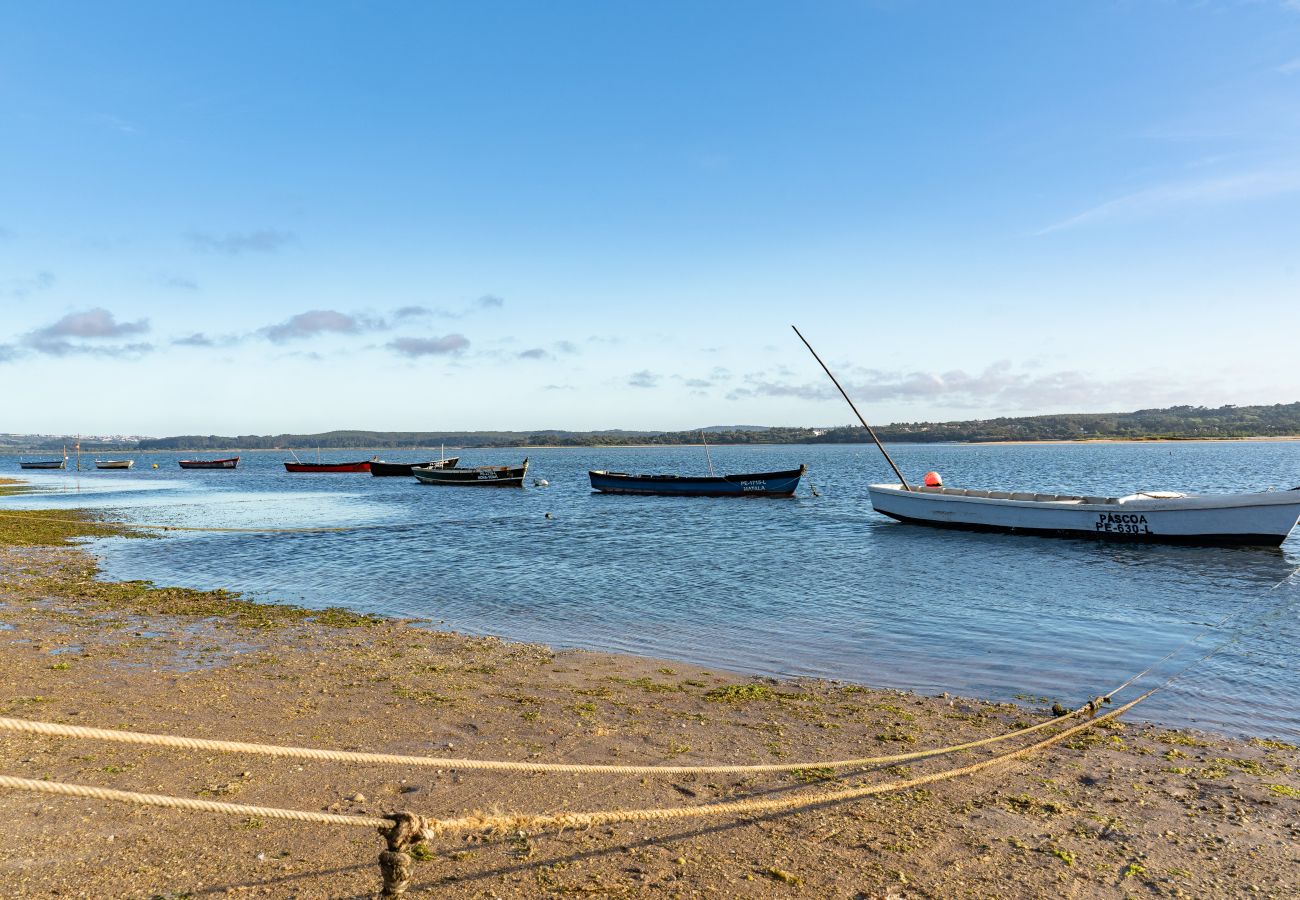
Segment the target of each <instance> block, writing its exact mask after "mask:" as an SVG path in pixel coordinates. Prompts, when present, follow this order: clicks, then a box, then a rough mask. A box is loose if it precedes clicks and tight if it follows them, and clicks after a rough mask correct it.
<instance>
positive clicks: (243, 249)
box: [186, 228, 298, 256]
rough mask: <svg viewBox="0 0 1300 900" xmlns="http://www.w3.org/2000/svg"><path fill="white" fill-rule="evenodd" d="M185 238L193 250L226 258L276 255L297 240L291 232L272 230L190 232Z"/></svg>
mask: <svg viewBox="0 0 1300 900" xmlns="http://www.w3.org/2000/svg"><path fill="white" fill-rule="evenodd" d="M186 237H187V238H189V240H190V243H191V244H193V245H194V247H195V249H198V250H203V251H206V252H210V253H224V254H226V255H227V256H239V255H240V254H243V253H277V252H279V251H280V250H282V249H283V248H284V247H286V246H287V245H289V244H292V243H293V242H294V241H296V240H297V239H298V236H297V235H296V234H294V233H293V232H292V231H279V230H277V229H274V228H262V229H258V230H256V231H229V232H226V233H225V234H212V233H211V232H207V231H191V232H190V233H189V234H187V235H186Z"/></svg>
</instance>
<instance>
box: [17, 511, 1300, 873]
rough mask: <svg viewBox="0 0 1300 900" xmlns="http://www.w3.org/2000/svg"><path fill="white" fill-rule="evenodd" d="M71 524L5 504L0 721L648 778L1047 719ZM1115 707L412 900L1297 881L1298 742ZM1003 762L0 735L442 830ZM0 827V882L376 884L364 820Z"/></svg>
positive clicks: (38, 808)
mask: <svg viewBox="0 0 1300 900" xmlns="http://www.w3.org/2000/svg"><path fill="white" fill-rule="evenodd" d="M58 515H60V516H65V515H68V514H67V513H64V512H60V513H59V514H58ZM95 530H96V528H95V527H94V526H91V525H86V524H82V525H68V526H63V525H58V524H55V523H49V522H44V523H42V522H38V521H35V520H34V519H31V520H29V519H27V518H24V517H23V516H22V515H15V514H12V513H11V511H7V510H6V511H5V513H4V516H3V517H2V518H0V623H3V624H0V715H4V716H10V717H15V718H27V719H38V720H43V721H55V722H67V723H75V724H79V725H86V726H98V727H108V728H126V729H131V730H137V731H151V732H163V733H169V734H179V735H189V736H196V737H212V738H221V739H226V740H244V741H252V742H263V743H274V744H294V745H299V746H311V747H327V748H338V749H353V750H371V751H388V752H396V753H408V754H420V755H437V756H463V757H467V758H478V759H527V760H535V761H552V762H601V763H647V764H656V763H673V764H691V763H696V764H705V763H717V762H740V763H751V762H752V763H764V762H783V761H803V760H807V761H810V762H812V763H815V761H817V760H824V759H829V758H836V757H851V756H862V755H880V754H887V753H892V752H900V751H907V750H916V749H921V748H926V747H937V746H944V745H949V744H953V743H956V742H959V741H963V740H967V739H974V738H981V737H987V736H990V735H993V734H998V733H1002V732H1005V731H1008V730H1011V729H1012V728H1014V727H1017V726H1022V725H1025V724H1028V723H1032V722H1037V721H1041V720H1042V719H1043V718H1044V717H1046V716H1049V715H1050V713H1048V712H1047V711H1046V710H1043V709H1041V708H1034V707H1033V706H1032V705H1026V706H1017V705H1010V704H996V703H986V702H982V701H979V700H972V699H963V698H951V697H925V696H919V695H915V694H910V693H900V692H895V691H883V690H873V689H870V688H865V687H861V686H857V685H849V684H843V683H836V682H824V681H812V680H797V681H790V680H781V681H778V680H772V679H755V678H747V677H744V676H740V675H734V674H730V673H726V672H719V671H716V670H706V669H702V668H700V667H697V666H690V665H685V664H681V663H676V662H669V661H662V660H653V659H646V658H641V657H634V656H621V655H614V654H601V653H588V652H579V651H564V652H555V651H552V650H550V649H548V648H546V647H542V646H538V645H530V644H517V643H510V642H506V641H502V640H497V639H493V638H477V637H469V636H464V635H458V634H450V633H445V632H439V631H436V630H433V629H432V628H430V627H429V626H428V625H427V624H426V623H421V622H415V621H397V620H380V619H375V618H373V617H367V616H359V615H355V614H351V613H347V612H346V611H342V610H339V611H329V612H324V613H311V612H309V611H303V610H298V609H294V608H291V607H274V606H265V605H257V604H251V603H245V602H243V601H241V600H239V599H238V598H237V597H233V596H232V595H229V594H225V593H222V592H197V591H189V590H184V589H159V588H153V587H151V586H148V585H143V584H138V583H136V584H111V583H104V582H100V581H97V580H96V579H95V571H96V567H95V562H94V560H93V559H92V558H91V557H90V556H88V555H87V554H86V553H85V551H83V550H81V549H78V548H76V547H72V546H67V545H66V543H65V541H66V539H67V538H69V537H75V536H76V535H78V534H83V533H87V532H93V531H95ZM338 599H339V602H340V605H342V606H346V604H347V599H348V598H347V597H339V598H338ZM1086 687H1087V686H1082V685H1081V686H1080V691H1081V692H1084V691H1086ZM1075 699H1076V700H1077V701H1078V702H1082V701H1083V700H1085V699H1087V697H1086V694H1085V693H1081V694H1080V696H1079V697H1078V698H1075ZM1140 715H1141V707H1138V708H1137V709H1136V710H1134V711H1133V712H1132V713H1130V714H1129V715H1128V716H1127V717H1126V719H1127V721H1120V722H1114V723H1107V724H1106V725H1105V726H1102V727H1098V728H1095V729H1091V730H1089V731H1086V732H1084V733H1082V734H1081V735H1078V736H1076V737H1074V738H1072V739H1070V740H1069V741H1067V742H1065V743H1062V744H1059V745H1057V746H1056V747H1053V748H1051V749H1049V750H1047V751H1045V752H1044V753H1042V754H1041V755H1036V756H1034V757H1031V758H1029V759H1028V760H1023V761H1019V762H1015V763H1012V764H1010V765H1009V766H1007V767H1005V768H998V769H995V770H992V771H987V772H984V773H981V774H978V775H975V776H973V777H969V778H959V779H954V780H950V781H944V782H940V783H936V784H933V785H930V786H927V787H924V788H917V789H913V790H908V791H904V792H900V793H893V794H886V795H881V796H876V797H871V798H867V799H865V800H859V801H854V802H847V803H839V804H834V805H823V806H818V807H812V808H808V809H804V810H800V811H797V812H794V813H784V814H779V815H764V816H746V817H740V818H734V817H732V818H701V819H696V820H689V821H686V822H677V823H658V824H652V825H641V824H638V825H613V826H609V827H603V828H593V829H588V830H578V831H563V832H554V831H538V832H535V833H533V832H529V833H521V832H513V833H507V834H472V835H468V836H461V837H449V838H445V839H441V840H439V841H436V842H433V843H431V844H429V845H427V847H426V848H425V849H424V850H422V851H421V852H420V854H419V855H420V856H421V857H424V858H423V859H422V860H421V861H419V862H417V864H416V869H415V877H414V881H413V885H412V888H411V892H410V893H411V895H412V896H434V895H436V896H439V897H443V896H446V897H538V896H561V895H570V894H581V895H588V896H597V897H622V896H633V895H638V896H639V895H641V894H651V895H656V896H665V897H678V896H680V897H687V896H706V897H707V896H712V897H769V896H771V897H798V896H816V897H845V898H852V897H882V898H884V897H899V898H902V897H993V896H997V897H1004V898H1005V897H1042V896H1070V897H1125V896H1134V897H1139V896H1183V897H1222V896H1264V897H1279V898H1281V897H1293V896H1296V895H1297V893H1298V892H1300V772H1298V771H1297V766H1300V751H1297V749H1296V748H1295V747H1293V746H1290V745H1287V744H1282V743H1278V742H1272V741H1258V740H1256V741H1239V740H1232V739H1227V738H1224V737H1220V736H1215V735H1208V734H1200V733H1194V732H1186V731H1183V732H1178V731H1169V730H1166V729H1161V728H1157V727H1153V726H1150V725H1146V724H1143V723H1142V722H1141V721H1140ZM1004 747H1005V745H1004V746H1003V747H994V748H990V749H988V750H983V749H982V750H978V751H968V752H964V753H959V754H955V755H952V756H947V757H940V758H936V759H931V760H924V761H918V762H913V763H909V764H907V765H902V766H891V767H887V768H876V769H869V770H856V771H848V772H830V771H824V770H821V769H818V768H817V767H816V766H815V765H810V766H809V767H808V768H806V769H803V770H802V771H800V772H797V773H790V774H779V775H757V776H756V775H684V776H647V777H638V776H631V777H627V776H621V777H615V776H609V775H589V774H585V775H503V774H494V773H487V772H473V771H464V770H456V769H450V768H449V769H445V770H430V769H402V768H398V767H394V766H377V765H357V764H342V763H325V762H304V761H298V760H285V759H273V758H268V757H261V756H250V755H237V754H220V753H212V752H195V751H179V752H178V751H174V750H162V749H157V748H144V747H133V746H128V745H122V744H113V743H108V742H95V741H80V740H78V741H72V740H62V739H51V738H42V737H34V736H29V735H23V734H16V733H12V732H3V731H0V772H3V773H5V774H10V775H17V776H20V777H27V778H45V779H49V780H54V781H67V782H73V783H81V784H92V785H97V786H105V787H116V788H122V789H127V790H137V791H143V792H151V793H163V794H170V795H173V796H179V797H205V798H212V799H219V800H228V801H230V802H238V803H249V804H257V805H264V806H281V807H287V808H294V809H304V810H328V811H337V812H344V813H366V814H371V815H382V814H385V813H389V812H392V811H397V810H411V811H415V812H419V813H421V814H425V815H456V814H465V813H469V812H472V811H483V810H504V811H512V812H542V811H559V810H595V809H615V808H640V807H660V806H678V805H687V804H704V803H709V802H711V801H719V800H724V799H737V798H741V797H748V796H774V795H775V796H785V795H788V794H790V793H791V792H799V791H813V790H825V789H827V788H833V787H837V786H839V787H846V786H851V785H856V784H862V783H872V782H877V781H888V780H897V779H899V778H906V777H911V776H915V775H921V774H925V773H927V772H933V771H940V770H943V769H947V768H951V767H954V766H958V765H965V764H967V763H970V762H974V761H976V760H979V759H984V758H987V757H988V756H990V755H991V754H992V753H995V752H998V750H1000V749H1004ZM0 822H3V823H4V824H3V826H0V827H2V828H3V833H4V835H5V838H6V839H5V840H4V841H0V896H4V897H31V896H56V895H57V896H74V897H75V896H85V897H108V896H112V897H119V896H121V897H142V898H148V897H182V896H192V897H200V896H211V895H214V894H216V895H219V894H226V893H229V894H234V895H241V896H242V895H247V896H266V897H364V896H370V895H371V894H372V893H373V892H374V891H375V890H377V888H378V885H379V870H378V867H377V865H376V859H377V856H378V853H379V851H380V850H381V849H382V842H381V841H380V839H379V837H378V835H377V834H375V833H373V832H371V831H369V830H367V829H356V828H339V827H330V826H320V825H301V824H291V823H284V822H277V821H274V820H265V821H263V820H259V819H256V818H251V819H250V818H239V817H230V816H220V815H214V814H207V813H193V812H181V811H174V810H163V809H154V808H147V807H140V806H129V805H124V804H120V803H111V802H106V801H92V800H80V799H71V798H60V797H52V796H47V795H40V794H30V793H22V792H16V791H2V792H0Z"/></svg>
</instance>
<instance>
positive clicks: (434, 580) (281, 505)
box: [0, 442, 1300, 739]
mask: <svg viewBox="0 0 1300 900" xmlns="http://www.w3.org/2000/svg"><path fill="white" fill-rule="evenodd" d="M524 452H525V451H464V452H460V454H459V455H461V457H462V460H463V462H462V464H463V465H473V464H476V463H487V462H492V463H507V462H518V460H519V459H520V458H521V457H522V456H523V455H524ZM712 452H713V462H714V465H715V467H717V468H718V469H719V470H720V471H731V472H737V471H768V470H772V469H782V468H792V467H794V466H797V465H798V464H799V463H807V464H808V465H809V473H808V476H807V478H806V480H805V482H804V484H803V485H802V486H801V487H800V490H799V495H798V497H797V498H796V499H794V500H789V501H774V500H767V501H765V500H714V499H672V498H642V497H622V496H605V495H593V494H592V493H591V492H590V488H589V485H588V483H587V479H586V471H587V469H588V468H609V469H615V470H622V471H633V472H642V471H645V472H666V471H680V472H702V471H705V469H706V464H705V460H704V455H703V453H702V451H700V450H699V449H698V448H689V447H688V448H652V449H594V448H581V449H565V450H530V451H527V453H528V455H529V456H530V457H531V460H532V468H531V469H530V472H529V482H530V483H531V482H532V480H533V478H545V479H548V480H549V481H550V486H549V487H546V488H534V487H530V488H528V489H526V490H522V491H519V490H503V489H495V490H494V489H475V488H437V487H423V486H420V485H418V484H415V483H414V482H413V480H408V479H405V478H372V477H370V476H369V475H289V474H287V473H285V472H284V469H283V466H282V465H281V460H282V454H278V453H246V454H244V458H243V461H242V462H241V463H240V468H239V469H238V470H236V471H234V472H220V471H217V472H204V471H189V472H183V471H181V470H180V469H178V468H177V466H176V463H175V460H176V459H178V458H180V457H179V455H175V454H149V455H141V456H140V457H138V459H139V461H138V462H137V464H136V469H135V470H134V471H132V472H129V473H118V472H83V473H81V474H80V476H77V475H76V474H74V473H67V474H43V473H36V472H28V473H23V475H24V476H30V480H32V481H33V482H35V483H37V484H39V485H42V486H46V487H49V488H50V489H52V490H56V489H57V492H54V493H49V494H42V495H40V496H35V497H24V498H6V499H5V500H3V501H0V503H3V504H4V505H9V506H13V505H18V504H23V505H67V506H76V505H94V506H107V507H111V508H113V509H114V510H117V511H120V515H121V516H122V517H123V518H126V519H130V520H133V521H139V522H153V523H161V522H166V523H171V524H176V525H187V526H216V527H261V526H272V527H295V526H315V525H355V524H366V525H383V526H385V527H382V528H369V529H365V530H360V531H355V532H347V533H341V534H295V535H274V536H268V535H246V534H204V533H198V534H188V533H169V534H168V535H167V536H166V537H164V538H163V539H161V540H151V541H131V540H118V539H114V540H108V541H100V542H97V544H96V549H97V551H98V552H100V553H101V554H102V555H103V557H104V577H105V578H110V579H127V578H148V579H153V580H155V581H157V582H159V583H166V584H179V585H186V586H192V587H228V588H233V589H236V590H243V591H246V592H249V593H251V594H253V595H255V596H257V597H259V598H264V599H268V600H281V601H289V602H294V603H301V604H305V605H309V606H327V605H346V606H350V607H353V608H355V609H360V610H368V611H377V612H381V613H388V614H394V615H402V616H419V617H425V618H429V619H432V620H434V621H435V622H439V623H443V624H444V625H445V627H448V628H454V629H458V630H463V631H470V632H486V633H492V634H499V635H502V636H505V637H509V638H516V639H522V640H534V641H544V642H547V643H550V644H554V645H557V646H576V647H587V648H593V649H602V650H619V651H628V652H635V653H643V654H650V655H656V656H663V657H669V658H681V659H689V660H692V661H696V662H700V663H704V664H706V665H717V666H720V667H727V668H732V669H739V670H744V671H752V672H764V673H775V674H799V675H818V676H825V677H831V678H843V679H852V680H858V681H863V682H866V683H869V684H873V685H881V686H891V687H900V688H913V689H916V690H920V691H923V692H931V693H932V692H938V691H949V692H953V693H960V694H968V695H976V696H981V697H988V698H996V699H1011V698H1013V697H1015V696H1016V695H1023V696H1031V697H1035V698H1038V697H1047V698H1052V699H1060V700H1062V701H1063V702H1065V703H1067V705H1069V704H1073V703H1077V702H1080V701H1081V700H1083V699H1086V697H1088V696H1091V695H1092V694H1095V693H1098V692H1102V691H1105V690H1109V689H1110V688H1111V687H1114V686H1115V685H1116V684H1118V683H1119V682H1120V681H1123V680H1124V679H1125V678H1126V677H1127V676H1128V675H1130V674H1132V673H1133V672H1135V671H1137V670H1138V669H1141V668H1143V667H1145V666H1146V665H1147V664H1148V663H1150V662H1152V661H1154V660H1155V659H1156V658H1158V657H1160V656H1162V655H1163V654H1164V653H1166V652H1168V651H1169V650H1172V649H1174V648H1175V647H1177V646H1179V645H1180V644H1182V643H1183V642H1185V641H1187V640H1188V639H1189V638H1191V637H1192V636H1193V635H1195V634H1197V633H1198V632H1200V631H1201V630H1202V629H1203V628H1204V627H1205V625H1206V624H1208V623H1212V622H1216V621H1218V620H1220V619H1222V618H1224V617H1225V616H1228V615H1230V614H1235V615H1236V618H1234V619H1233V620H1231V622H1230V623H1229V624H1228V625H1227V626H1225V627H1224V628H1223V629H1221V632H1220V633H1219V635H1217V636H1216V635H1209V636H1207V637H1205V638H1202V639H1201V641H1200V642H1199V643H1198V644H1197V645H1196V648H1193V649H1191V650H1187V651H1184V652H1183V653H1181V654H1180V655H1179V656H1177V657H1175V658H1174V659H1173V660H1171V661H1170V662H1168V663H1165V664H1164V665H1162V666H1161V668H1160V670H1159V671H1161V672H1164V673H1172V672H1173V671H1175V670H1177V669H1178V668H1181V665H1182V664H1184V663H1185V662H1191V661H1192V660H1193V659H1195V658H1196V657H1197V656H1199V655H1200V653H1201V652H1204V651H1198V649H1197V648H1202V647H1203V648H1204V649H1205V650H1208V649H1210V648H1211V647H1213V646H1215V645H1216V644H1217V643H1218V642H1220V641H1221V640H1222V639H1223V638H1224V637H1227V636H1231V637H1232V638H1233V639H1234V640H1233V643H1232V644H1230V645H1229V646H1228V647H1227V648H1226V649H1224V650H1223V651H1222V652H1220V653H1218V654H1217V655H1215V656H1214V657H1213V658H1211V659H1210V660H1208V661H1207V662H1206V663H1205V664H1203V665H1202V666H1200V667H1198V668H1197V669H1196V670H1195V671H1194V672H1192V673H1190V674H1189V675H1188V676H1186V677H1185V679H1183V680H1181V681H1179V682H1178V683H1177V686H1176V689H1173V690H1170V691H1167V692H1162V693H1160V694H1157V695H1156V696H1155V697H1153V698H1152V699H1151V700H1150V701H1148V702H1147V703H1146V704H1144V705H1143V707H1142V710H1143V711H1144V715H1145V717H1147V718H1150V719H1154V720H1157V721H1161V722H1165V723H1169V724H1180V725H1182V724H1192V725H1196V726H1198V727H1203V728H1208V729H1216V730H1224V731H1229V732H1234V733H1251V734H1264V735H1270V736H1277V737H1283V738H1291V739H1294V738H1296V737H1297V736H1300V704H1297V703H1296V702H1295V699H1294V698H1295V697H1296V696H1297V695H1300V665H1298V663H1300V575H1297V576H1295V577H1294V578H1289V576H1291V574H1292V573H1293V572H1294V570H1295V569H1296V567H1297V565H1300V538H1298V537H1296V536H1293V537H1292V538H1291V539H1290V540H1289V541H1288V542H1287V544H1286V545H1284V546H1283V548H1282V550H1281V551H1280V552H1279V551H1262V550H1227V549H1224V550H1219V549H1201V548H1186V547H1162V546H1154V545H1153V546H1141V545H1121V544H1101V543H1093V542H1089V541H1075V540H1059V539H1048V538H1032V537H1008V536H998V535H980V534H965V533H961V532H949V531H939V530H932V529H926V528H921V527H916V526H908V525H900V524H898V523H894V522H892V521H890V520H888V519H885V518H884V517H882V516H879V515H877V514H875V513H874V512H872V510H871V507H870V504H869V503H868V501H867V497H866V490H865V487H866V484H867V483H868V482H870V481H884V480H887V479H886V472H887V469H886V468H885V466H884V464H883V462H882V461H881V459H880V456H879V454H878V453H877V452H876V451H875V450H874V448H869V447H863V446H833V447H796V446H791V447H718V448H713V451H712ZM894 452H895V454H896V458H897V459H898V461H899V464H900V465H901V466H902V468H903V469H904V471H905V472H908V473H910V474H912V475H919V474H920V473H921V472H924V471H925V470H927V469H931V468H934V469H938V470H939V471H941V472H942V473H943V474H944V477H945V480H946V481H947V483H949V484H953V485H958V486H967V487H984V488H1011V489H1028V490H1038V491H1050V492H1061V493H1067V492H1077V493H1088V494H1096V493H1128V492H1130V491H1132V490H1135V489H1177V490H1186V491H1201V492H1215V491H1235V490H1260V489H1265V488H1269V487H1276V488H1289V487H1292V486H1294V485H1296V484H1300V443H1291V442H1270V443H1265V442H1259V443H1253V442H1252V443H1177V444H1087V445H1019V446H991V445H986V446H964V445H963V446H958V445H939V446H900V447H898V448H895V451H894ZM369 455H370V453H369V452H358V451H337V452H333V453H326V454H325V458H327V459H331V458H332V459H338V460H343V459H363V458H366V457H368V456H369ZM435 455H436V454H435ZM382 456H383V457H384V458H385V459H388V460H417V459H425V458H428V453H427V452H414V453H404V452H389V451H385V452H383V453H382ZM155 462H156V463H158V465H159V469H158V470H156V471H155V470H153V469H151V468H150V466H151V465H152V464H153V463H155ZM5 463H6V465H5V468H6V469H8V468H13V469H15V470H16V469H17V466H16V464H13V465H12V466H10V465H8V464H7V463H8V460H5ZM12 474H14V475H17V474H18V472H17V471H14V472H13V473H12ZM810 486H811V487H815V488H816V490H817V492H818V494H819V495H820V496H817V497H813V496H812V495H811V492H810V490H809V488H810ZM548 512H549V513H551V516H552V517H551V518H549V519H548V518H546V517H545V514H546V513H548ZM1288 579H1289V580H1288Z"/></svg>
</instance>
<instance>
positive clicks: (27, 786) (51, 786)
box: [0, 775, 393, 828]
mask: <svg viewBox="0 0 1300 900" xmlns="http://www.w3.org/2000/svg"><path fill="white" fill-rule="evenodd" d="M0 787H6V788H13V789H15V790H19V791H34V792H36V793H39V794H61V795H62V796H65V797H89V798H90V799H92V800H119V801H122V802H124V803H135V804H137V805H141V806H162V807H166V808H168V809H187V810H192V811H194V812H214V813H225V814H226V815H232V816H259V817H262V818H267V819H289V820H290V821H294V822H316V823H320V824H323V825H365V826H367V827H370V828H387V827H389V826H390V825H392V824H393V821H392V819H385V818H379V817H377V816H345V815H340V814H338V813H323V812H310V811H308V810H301V809H279V808H277V807H273V806H245V805H244V804H242V803H221V802H219V801H216V800H194V799H191V798H189V797H169V796H167V795H166V794H140V793H136V792H135V791H119V790H114V789H113V788H101V787H93V786H91V785H87V784H67V783H65V782H60V781H43V780H38V779H35V778H14V777H13V776H11V775H0Z"/></svg>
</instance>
